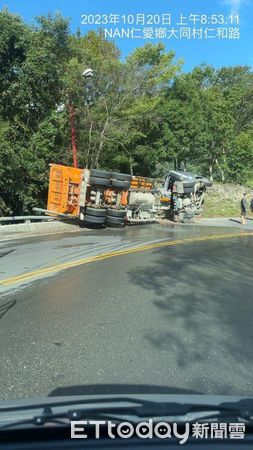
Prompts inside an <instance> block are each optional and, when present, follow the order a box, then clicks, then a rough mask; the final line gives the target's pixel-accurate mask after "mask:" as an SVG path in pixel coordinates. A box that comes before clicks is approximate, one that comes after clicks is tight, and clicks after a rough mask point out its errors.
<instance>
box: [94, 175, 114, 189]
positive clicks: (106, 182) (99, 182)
mask: <svg viewBox="0 0 253 450" xmlns="http://www.w3.org/2000/svg"><path fill="white" fill-rule="evenodd" d="M89 183H90V184H93V185H95V186H105V187H109V186H110V184H111V181H110V179H107V178H98V177H90V181H89Z"/></svg>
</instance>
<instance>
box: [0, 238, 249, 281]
mask: <svg viewBox="0 0 253 450" xmlns="http://www.w3.org/2000/svg"><path fill="white" fill-rule="evenodd" d="M244 236H253V233H252V232H241V233H227V234H215V235H207V236H201V237H194V238H188V239H178V240H174V241H165V242H164V241H162V242H156V243H154V244H147V245H142V246H139V247H133V248H129V249H126V250H116V251H114V252H109V253H102V254H100V255H96V256H90V257H88V258H83V259H79V260H76V261H69V262H66V263H61V264H55V265H53V266H50V267H45V268H44V269H39V270H35V271H33V272H27V273H23V274H21V275H17V276H13V277H10V278H5V279H4V280H0V285H1V286H9V285H11V284H15V283H20V282H23V281H28V280H30V279H32V278H35V277H39V276H42V275H48V274H51V273H54V272H58V271H60V270H64V269H69V268H71V267H76V266H81V265H83V264H88V263H92V262H96V261H101V260H104V259H108V258H113V257H114V256H122V255H128V254H130V253H137V252H142V251H145V250H152V249H155V248H162V247H169V246H174V245H180V244H189V243H192V242H201V241H210V240H218V239H229V238H233V237H244Z"/></svg>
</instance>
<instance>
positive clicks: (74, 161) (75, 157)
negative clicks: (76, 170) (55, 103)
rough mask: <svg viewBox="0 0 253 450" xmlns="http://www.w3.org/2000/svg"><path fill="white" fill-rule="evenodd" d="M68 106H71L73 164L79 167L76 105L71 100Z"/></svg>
mask: <svg viewBox="0 0 253 450" xmlns="http://www.w3.org/2000/svg"><path fill="white" fill-rule="evenodd" d="M68 107H69V122H70V131H71V147H72V156H73V165H74V167H78V162H77V148H76V127H75V109H74V105H73V103H72V102H71V101H69V103H68Z"/></svg>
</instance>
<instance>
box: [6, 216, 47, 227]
mask: <svg viewBox="0 0 253 450" xmlns="http://www.w3.org/2000/svg"><path fill="white" fill-rule="evenodd" d="M54 220H55V218H54V217H47V216H9V217H8V216H7V217H0V225H1V223H2V222H3V223H5V222H10V223H13V222H25V223H31V222H36V221H39V222H44V221H54Z"/></svg>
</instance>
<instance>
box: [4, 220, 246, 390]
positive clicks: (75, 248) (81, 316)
mask: <svg viewBox="0 0 253 450" xmlns="http://www.w3.org/2000/svg"><path fill="white" fill-rule="evenodd" d="M235 233H236V235H234V234H235ZM244 233H245V231H244V230H242V229H241V228H240V229H236V230H235V229H233V228H230V229H229V228H214V227H212V228H210V227H199V226H177V225H175V226H170V227H168V228H166V227H160V226H159V225H155V226H143V227H129V228H127V229H124V230H114V231H112V230H104V231H95V230H93V231H91V232H89V233H87V232H85V231H84V232H83V233H80V234H79V235H75V236H73V235H61V236H49V237H44V238H42V237H40V238H30V239H28V240H27V239H26V240H18V241H11V242H4V243H2V245H1V247H0V257H1V258H0V262H1V265H0V286H1V290H2V296H1V299H0V342H1V347H0V368H1V369H0V370H1V375H0V379H1V383H0V399H13V398H23V397H38V396H48V395H53V394H73V393H86V392H87V389H89V388H90V392H93V393H98V392H100V390H101V389H103V388H100V387H99V386H100V385H110V386H111V387H112V391H113V389H114V388H115V389H116V386H118V385H123V386H124V389H125V393H127V392H128V387H127V386H129V385H146V386H147V385H149V386H153V387H154V386H164V387H166V388H167V389H168V390H169V391H170V392H181V391H182V392H186V391H187V392H200V393H210V394H240V395H241V394H242V395H253V381H252V380H253V378H252V369H253V345H252V342H253V327H252V316H253V295H252V288H253V281H252V266H253V265H252V255H253V236H250V235H245V236H242V235H243V234H244ZM210 235H211V236H210ZM222 236H223V237H222ZM213 238H215V239H213ZM217 238H218V239H217ZM168 243H169V245H168ZM140 246H142V247H143V246H147V247H146V248H144V249H139V250H138V251H136V252H135V251H134V252H131V249H132V250H133V248H135V247H140ZM117 250H120V251H124V254H121V255H117V256H115V255H111V256H110V257H107V258H106V259H102V258H101V259H98V260H96V261H95V260H92V259H91V260H89V261H90V262H89V261H88V262H87V259H89V258H92V257H94V256H96V255H100V256H101V255H103V254H104V253H107V254H108V253H109V252H110V253H111V252H114V251H117ZM129 251H130V253H129ZM76 260H78V261H81V262H80V264H79V265H78V266H76V267H72V266H71V264H72V263H73V262H75V261H76ZM85 261H86V263H85ZM62 262H64V263H66V264H67V265H69V267H67V268H65V270H60V267H59V264H61V263H62ZM45 268H49V269H50V268H52V270H51V269H50V270H48V271H47V272H46V273H45V272H43V270H44V269H45ZM31 271H36V273H35V275H32V276H31ZM24 273H25V274H26V279H23V278H22V276H23V275H22V274H24ZM20 276H21V278H17V277H20ZM1 280H2V285H1ZM4 280H5V282H4ZM6 280H7V282H6ZM8 280H9V281H8ZM94 385H96V386H94ZM98 385H99V386H98ZM153 389H155V388H153ZM137 390H138V388H137ZM151 391H152V387H151Z"/></svg>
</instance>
